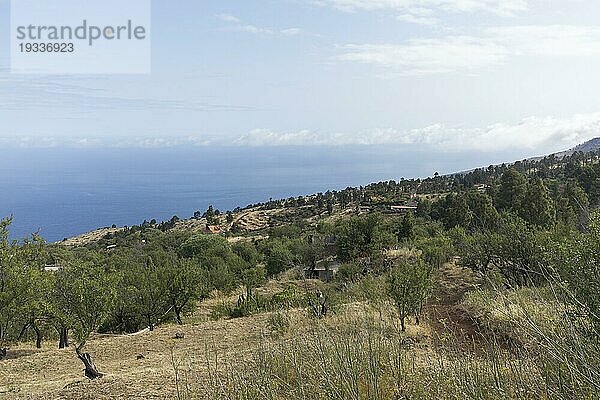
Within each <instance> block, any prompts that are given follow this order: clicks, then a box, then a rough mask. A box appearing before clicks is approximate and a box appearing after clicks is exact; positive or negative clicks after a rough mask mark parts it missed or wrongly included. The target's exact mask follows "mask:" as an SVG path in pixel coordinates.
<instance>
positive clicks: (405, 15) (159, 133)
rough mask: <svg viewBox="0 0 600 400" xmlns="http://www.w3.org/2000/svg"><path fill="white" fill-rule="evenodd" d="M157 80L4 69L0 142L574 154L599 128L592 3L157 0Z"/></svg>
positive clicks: (2, 48)
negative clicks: (386, 147)
mask: <svg viewBox="0 0 600 400" xmlns="http://www.w3.org/2000/svg"><path fill="white" fill-rule="evenodd" d="M152 8H153V9H152V27H151V30H152V74H149V75H72V76H69V75H52V76H44V75H17V74H11V73H10V72H9V65H10V64H9V61H10V59H9V50H8V43H9V35H10V32H9V21H10V2H9V1H8V0H0V38H3V39H1V41H0V145H2V146H20V147H28V146H35V147H46V146H47V147H60V146H68V147H90V146H92V147H93V146H118V147H166V146H204V145H239V146H265V145H268V146H273V145H315V144H316V145H348V144H365V145H366V144H388V143H389V144H417V145H418V144H428V145H434V146H439V147H441V148H447V149H459V148H462V149H464V148H467V149H474V150H478V151H500V150H507V149H531V150H532V151H534V150H535V151H536V152H543V151H555V150H560V149H564V148H568V147H570V146H572V145H574V144H577V143H579V142H582V141H584V140H587V139H589V138H592V137H596V136H600V96H599V95H598V93H600V74H598V73H597V71H599V70H600V24H599V22H598V18H597V16H598V15H600V2H597V1H591V0H590V1H585V0H545V1H541V0H256V1H249V0H236V1H234V0H213V1H208V0H201V1H198V0H178V1H170V2H168V1H166V0H162V1H153V2H152Z"/></svg>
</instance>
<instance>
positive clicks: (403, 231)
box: [395, 213, 415, 243]
mask: <svg viewBox="0 0 600 400" xmlns="http://www.w3.org/2000/svg"><path fill="white" fill-rule="evenodd" d="M414 231H415V217H414V216H413V215H412V213H408V214H406V215H405V216H404V217H402V218H401V219H400V220H398V222H397V225H396V228H395V234H396V239H397V240H398V242H399V243H401V242H403V241H405V240H410V239H412V238H413V236H414V234H415V232H414Z"/></svg>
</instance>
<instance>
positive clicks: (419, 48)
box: [337, 36, 508, 75]
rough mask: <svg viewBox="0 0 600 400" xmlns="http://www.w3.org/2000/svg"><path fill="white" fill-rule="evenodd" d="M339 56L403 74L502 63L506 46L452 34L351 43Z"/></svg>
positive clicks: (422, 73)
mask: <svg viewBox="0 0 600 400" xmlns="http://www.w3.org/2000/svg"><path fill="white" fill-rule="evenodd" d="M343 50H344V52H343V54H340V55H339V56H337V59H338V60H342V61H352V62H358V63H363V64H373V65H375V66H378V67H382V68H385V69H387V70H391V71H392V72H394V73H399V74H403V75H426V74H435V73H443V72H454V71H459V70H474V69H479V68H483V67H489V66H493V65H499V64H501V63H503V62H504V61H505V59H506V57H507V55H508V54H507V50H506V49H505V48H503V47H501V46H498V45H495V44H494V43H491V42H489V41H486V40H485V39H481V38H476V37H469V36H453V37H447V38H443V39H410V40H408V41H406V42H404V43H403V44H400V45H394V44H362V45H357V44H350V45H346V46H344V47H343Z"/></svg>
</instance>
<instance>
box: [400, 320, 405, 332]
mask: <svg viewBox="0 0 600 400" xmlns="http://www.w3.org/2000/svg"><path fill="white" fill-rule="evenodd" d="M400 326H401V328H402V332H406V326H405V325H404V317H401V318H400Z"/></svg>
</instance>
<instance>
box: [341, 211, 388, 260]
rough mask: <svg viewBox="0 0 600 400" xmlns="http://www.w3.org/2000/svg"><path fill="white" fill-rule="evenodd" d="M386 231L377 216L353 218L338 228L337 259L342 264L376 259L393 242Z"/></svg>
mask: <svg viewBox="0 0 600 400" xmlns="http://www.w3.org/2000/svg"><path fill="white" fill-rule="evenodd" d="M394 239H395V238H394V237H393V235H392V234H391V233H390V232H388V231H386V230H385V229H384V227H383V224H382V222H381V217H380V216H379V215H378V214H369V215H367V216H365V217H353V218H351V219H350V220H347V221H343V222H342V223H341V224H340V225H339V227H338V257H339V258H340V261H342V262H348V261H352V260H355V259H358V258H369V257H378V256H380V255H381V252H382V251H383V250H384V249H385V248H386V247H388V246H390V245H391V244H393V243H394V242H395V240H394Z"/></svg>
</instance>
